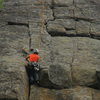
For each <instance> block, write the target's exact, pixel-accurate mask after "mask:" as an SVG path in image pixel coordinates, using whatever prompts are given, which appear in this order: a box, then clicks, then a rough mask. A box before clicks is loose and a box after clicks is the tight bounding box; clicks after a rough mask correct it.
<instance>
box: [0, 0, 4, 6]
mask: <svg viewBox="0 0 100 100" xmlns="http://www.w3.org/2000/svg"><path fill="white" fill-rule="evenodd" d="M3 2H4V0H0V8H3Z"/></svg>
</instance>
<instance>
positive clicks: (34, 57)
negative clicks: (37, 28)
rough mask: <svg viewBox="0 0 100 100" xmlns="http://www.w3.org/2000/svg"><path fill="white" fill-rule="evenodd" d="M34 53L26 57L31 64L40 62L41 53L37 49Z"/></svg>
mask: <svg viewBox="0 0 100 100" xmlns="http://www.w3.org/2000/svg"><path fill="white" fill-rule="evenodd" d="M32 52H33V53H32V54H29V55H28V56H27V57H26V60H27V61H29V62H38V61H39V59H40V56H39V55H38V54H39V51H38V50H37V49H33V51H32Z"/></svg>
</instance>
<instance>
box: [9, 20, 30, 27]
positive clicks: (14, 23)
mask: <svg viewBox="0 0 100 100" xmlns="http://www.w3.org/2000/svg"><path fill="white" fill-rule="evenodd" d="M8 25H18V26H26V27H29V25H28V24H26V23H20V22H10V21H9V22H8Z"/></svg>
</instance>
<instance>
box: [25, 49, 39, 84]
mask: <svg viewBox="0 0 100 100" xmlns="http://www.w3.org/2000/svg"><path fill="white" fill-rule="evenodd" d="M30 51H31V53H30V54H29V55H28V56H27V57H26V60H27V61H28V66H31V67H32V69H31V72H30V74H31V75H30V83H39V69H40V68H39V67H40V66H39V64H38V61H39V59H40V56H39V55H38V54H39V51H38V49H31V50H30Z"/></svg>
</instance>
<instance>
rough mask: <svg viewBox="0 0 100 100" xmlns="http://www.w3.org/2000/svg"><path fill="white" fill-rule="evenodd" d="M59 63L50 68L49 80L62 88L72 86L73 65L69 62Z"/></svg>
mask: <svg viewBox="0 0 100 100" xmlns="http://www.w3.org/2000/svg"><path fill="white" fill-rule="evenodd" d="M59 63H60V62H59ZM59 63H57V64H53V65H51V66H50V68H49V70H48V74H49V80H50V81H51V82H52V83H53V84H55V85H58V87H60V88H64V87H67V88H68V87H71V86H72V80H71V67H70V65H69V64H66V65H64V64H61V65H60V64H59Z"/></svg>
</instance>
